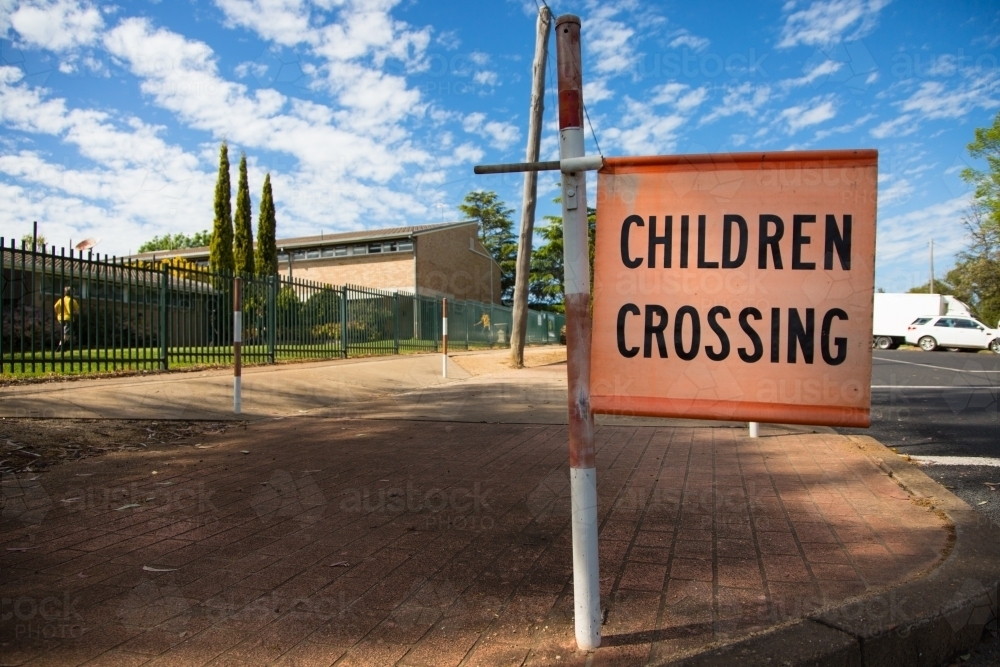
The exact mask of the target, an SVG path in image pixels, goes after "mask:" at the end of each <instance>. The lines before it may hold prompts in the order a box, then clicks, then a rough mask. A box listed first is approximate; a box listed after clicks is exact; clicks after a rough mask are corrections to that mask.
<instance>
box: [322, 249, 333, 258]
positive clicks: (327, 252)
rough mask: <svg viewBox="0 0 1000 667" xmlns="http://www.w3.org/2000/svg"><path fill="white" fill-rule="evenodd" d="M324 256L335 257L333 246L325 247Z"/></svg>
mask: <svg viewBox="0 0 1000 667" xmlns="http://www.w3.org/2000/svg"><path fill="white" fill-rule="evenodd" d="M321 254H322V255H323V257H333V248H323V252H322V253H321Z"/></svg>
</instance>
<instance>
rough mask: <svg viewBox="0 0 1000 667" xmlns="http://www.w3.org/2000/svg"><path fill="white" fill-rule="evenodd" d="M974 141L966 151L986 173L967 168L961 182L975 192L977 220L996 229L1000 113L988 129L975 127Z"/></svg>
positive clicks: (999, 204)
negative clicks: (964, 182)
mask: <svg viewBox="0 0 1000 667" xmlns="http://www.w3.org/2000/svg"><path fill="white" fill-rule="evenodd" d="M975 137H976V138H975V140H974V141H972V143H970V144H968V145H967V146H966V148H967V149H968V151H969V155H970V156H972V157H973V158H975V159H985V160H986V165H987V168H986V170H981V169H974V168H972V167H967V168H965V169H963V170H962V178H963V179H964V180H965V181H966V182H967V183H969V184H971V185H972V186H973V187H974V188H975V195H974V197H975V200H976V205H977V206H978V207H979V210H978V211H977V216H978V217H979V218H982V219H983V222H985V223H987V224H992V225H994V226H1000V113H997V115H996V117H994V119H993V125H992V126H991V127H978V128H976V132H975Z"/></svg>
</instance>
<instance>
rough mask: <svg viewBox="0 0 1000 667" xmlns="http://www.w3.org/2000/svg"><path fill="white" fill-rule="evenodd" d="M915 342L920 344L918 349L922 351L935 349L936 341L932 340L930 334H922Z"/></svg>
mask: <svg viewBox="0 0 1000 667" xmlns="http://www.w3.org/2000/svg"><path fill="white" fill-rule="evenodd" d="M917 344H918V345H919V346H920V349H921V350H923V351H924V352H933V351H934V350H936V349H937V341H936V340H934V338H933V337H932V336H924V337H923V338H921V339H920V340H919V341H917Z"/></svg>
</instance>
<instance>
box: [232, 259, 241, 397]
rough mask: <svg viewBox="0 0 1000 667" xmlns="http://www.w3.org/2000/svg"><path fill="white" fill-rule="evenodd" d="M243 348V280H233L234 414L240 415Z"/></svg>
mask: <svg viewBox="0 0 1000 667" xmlns="http://www.w3.org/2000/svg"><path fill="white" fill-rule="evenodd" d="M242 347H243V279H242V278H240V277H239V276H237V277H235V278H233V414H237V415H238V414H240V412H241V410H242V408H243V405H242V404H243V396H242V389H243V388H242V386H241V384H242V381H243V377H242V375H243V368H242V361H243V359H242V357H241V352H242V351H243V350H242V349H241V348H242Z"/></svg>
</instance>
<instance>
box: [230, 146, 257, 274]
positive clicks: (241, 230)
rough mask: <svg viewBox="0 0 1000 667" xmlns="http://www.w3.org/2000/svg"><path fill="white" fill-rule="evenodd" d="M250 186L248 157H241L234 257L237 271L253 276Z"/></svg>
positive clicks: (237, 187)
mask: <svg viewBox="0 0 1000 667" xmlns="http://www.w3.org/2000/svg"><path fill="white" fill-rule="evenodd" d="M250 225H251V212H250V185H249V184H248V183H247V156H246V153H244V154H243V155H241V156H240V182H239V185H237V186H236V215H235V217H234V218H233V226H234V231H233V255H234V256H235V257H234V259H235V264H236V271H237V272H238V273H240V274H242V275H245V276H252V275H253V268H254V267H253V264H254V261H253V260H254V257H253V230H252V229H251V226H250Z"/></svg>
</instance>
